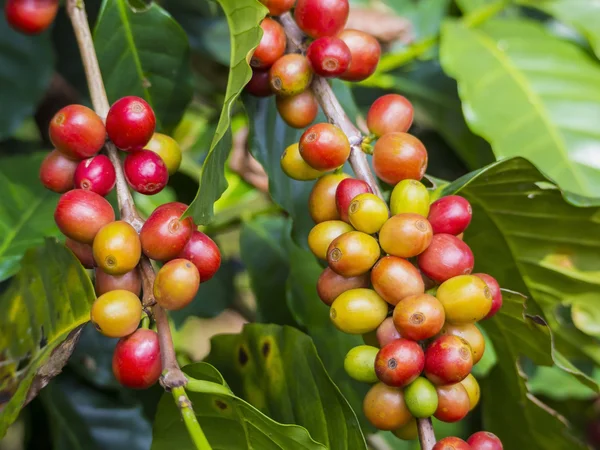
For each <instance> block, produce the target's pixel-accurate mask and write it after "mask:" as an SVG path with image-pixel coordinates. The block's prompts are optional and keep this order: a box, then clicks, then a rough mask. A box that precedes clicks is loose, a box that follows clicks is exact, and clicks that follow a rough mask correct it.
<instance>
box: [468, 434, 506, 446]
mask: <svg viewBox="0 0 600 450" xmlns="http://www.w3.org/2000/svg"><path fill="white" fill-rule="evenodd" d="M467 443H468V444H469V445H470V446H471V450H502V449H503V448H504V447H503V446H502V441H501V440H500V439H499V438H498V436H496V435H495V434H493V433H488V432H487V431H479V432H477V433H475V434H473V435H471V437H470V438H469V439H467Z"/></svg>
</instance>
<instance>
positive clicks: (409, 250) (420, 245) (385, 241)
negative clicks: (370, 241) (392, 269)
mask: <svg viewBox="0 0 600 450" xmlns="http://www.w3.org/2000/svg"><path fill="white" fill-rule="evenodd" d="M432 236H433V234H432V232H431V225H429V222H428V221H427V219H425V218H424V217H423V216H421V215H419V214H398V215H395V216H392V217H390V218H389V219H388V220H387V222H385V223H384V224H383V226H382V227H381V230H380V231H379V244H380V245H381V248H382V249H383V251H384V252H386V253H388V254H390V255H393V256H398V257H400V258H412V257H413V256H417V255H418V254H420V253H422V252H423V251H425V249H426V248H427V247H429V244H430V243H431V238H432Z"/></svg>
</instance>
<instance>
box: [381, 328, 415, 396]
mask: <svg viewBox="0 0 600 450" xmlns="http://www.w3.org/2000/svg"><path fill="white" fill-rule="evenodd" d="M424 366H425V356H424V355H423V349H422V348H421V346H420V345H419V344H418V343H417V342H415V341H411V340H409V339H403V338H400V339H396V340H395V341H392V342H390V343H389V344H387V345H386V346H385V347H382V349H381V350H379V353H377V357H376V358H375V373H376V374H377V377H378V378H379V379H380V380H381V381H382V382H383V383H385V384H387V385H388V386H396V387H404V386H406V385H408V384H410V383H412V382H413V381H414V380H416V379H417V377H418V376H419V375H420V374H421V372H422V371H423V367H424Z"/></svg>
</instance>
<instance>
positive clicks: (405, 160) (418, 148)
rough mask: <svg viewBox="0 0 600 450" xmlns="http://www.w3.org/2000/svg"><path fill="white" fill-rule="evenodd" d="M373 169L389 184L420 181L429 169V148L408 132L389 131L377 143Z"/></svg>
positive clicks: (374, 150) (374, 151)
mask: <svg viewBox="0 0 600 450" xmlns="http://www.w3.org/2000/svg"><path fill="white" fill-rule="evenodd" d="M373 169H374V170H375V174H376V175H377V176H378V177H379V178H381V179H382V180H383V181H385V182H386V183H389V184H396V183H399V182H400V181H402V180H417V181H419V180H420V179H421V178H423V175H425V170H426V169H427V150H426V149H425V146H424V145H423V143H422V142H421V141H420V140H418V139H417V138H416V137H414V136H412V135H410V134H408V133H388V134H386V135H384V136H382V137H380V138H379V139H378V140H377V142H376V143H375V147H374V148H373Z"/></svg>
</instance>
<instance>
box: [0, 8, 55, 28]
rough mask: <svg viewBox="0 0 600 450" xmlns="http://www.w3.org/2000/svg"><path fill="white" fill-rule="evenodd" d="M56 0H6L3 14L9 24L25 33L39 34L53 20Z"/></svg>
mask: <svg viewBox="0 0 600 450" xmlns="http://www.w3.org/2000/svg"><path fill="white" fill-rule="evenodd" d="M57 12H58V0H7V2H6V4H5V5H4V14H5V15H6V21H7V22H8V23H9V25H10V26H11V27H12V28H14V29H15V30H17V31H20V32H22V33H25V34H39V33H41V32H42V31H44V30H46V29H47V28H48V27H49V26H50V25H51V24H52V22H53V21H54V18H55V17H56V13H57Z"/></svg>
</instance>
